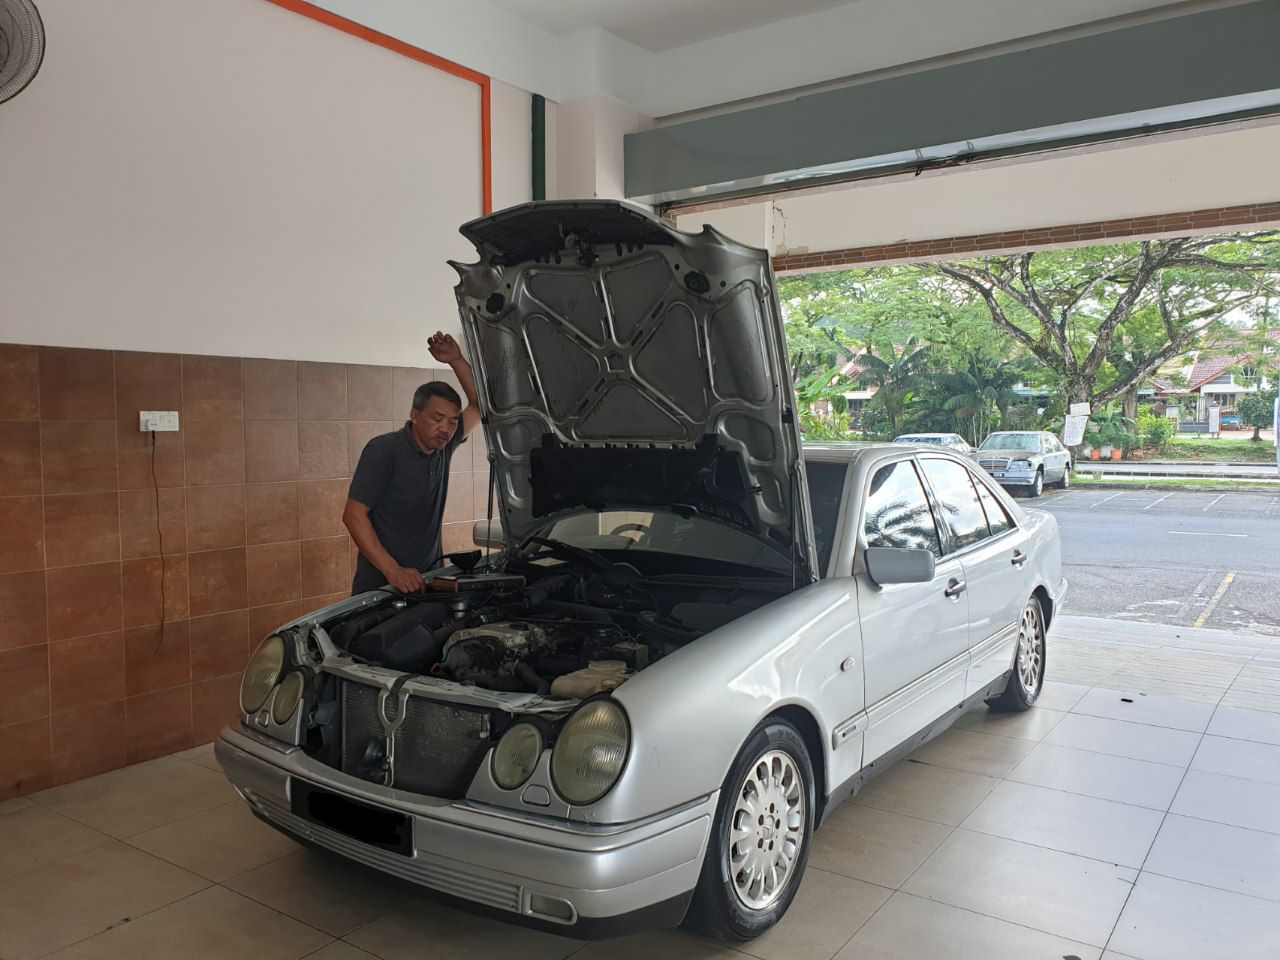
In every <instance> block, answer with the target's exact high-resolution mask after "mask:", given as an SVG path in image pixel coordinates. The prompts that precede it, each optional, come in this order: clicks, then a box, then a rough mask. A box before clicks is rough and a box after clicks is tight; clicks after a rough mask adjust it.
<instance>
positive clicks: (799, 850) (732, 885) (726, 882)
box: [685, 719, 814, 944]
mask: <svg viewBox="0 0 1280 960" xmlns="http://www.w3.org/2000/svg"><path fill="white" fill-rule="evenodd" d="M813 813H814V787H813V766H812V764H811V762H810V760H809V751H808V749H807V748H806V747H805V744H804V739H803V738H802V737H801V736H800V734H799V732H798V731H797V730H796V728H795V727H793V726H792V725H791V724H790V723H788V722H786V721H785V720H776V719H775V720H766V721H765V722H764V723H763V724H761V725H760V726H759V727H757V728H756V730H755V732H754V733H752V735H751V736H750V737H749V738H748V739H747V743H746V746H744V747H743V748H742V751H741V752H740V753H739V754H738V758H737V760H736V761H734V764H733V768H732V769H731V770H730V771H729V775H728V777H726V778H725V782H724V785H723V787H722V789H721V791H720V801H719V804H718V805H717V807H716V820H715V823H714V824H713V825H712V828H711V837H710V839H709V840H708V842H707V854H706V857H705V859H704V860H703V862H702V874H701V876H700V877H699V878H698V886H697V887H696V888H695V889H694V892H693V900H692V902H691V903H690V905H689V913H688V915H687V916H686V917H685V926H686V927H688V928H689V929H690V930H692V931H693V932H695V933H698V934H700V935H702V936H704V937H707V938H709V939H712V940H718V941H720V942H721V943H728V944H732V943H742V942H744V941H747V940H753V939H755V938H756V937H758V936H760V935H761V934H762V933H764V932H765V931H767V930H768V929H769V928H770V927H772V926H773V925H774V924H776V923H777V922H778V921H779V920H781V919H782V916H783V914H785V913H786V912H787V908H788V907H789V906H791V901H792V900H793V899H795V895H796V891H797V890H798V889H799V887H800V878H801V877H802V876H803V875H804V868H805V865H806V864H807V863H808V861H809V843H810V838H811V837H812V835H813Z"/></svg>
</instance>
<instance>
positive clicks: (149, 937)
mask: <svg viewBox="0 0 1280 960" xmlns="http://www.w3.org/2000/svg"><path fill="white" fill-rule="evenodd" d="M329 939H330V938H329V936H328V934H324V933H321V932H320V931H319V930H313V929H312V928H311V927H308V926H307V925H306V924H302V923H298V922H297V921H296V920H291V919H289V918H288V917H282V916H281V915H280V914H278V913H276V912H275V911H274V910H268V909H267V908H266V907H263V906H261V905H259V904H256V903H254V902H253V901H252V900H246V899H245V898H244V897H242V896H240V895H239V894H235V893H232V892H231V891H230V890H226V889H224V888H222V887H209V888H208V889H207V890H202V891H201V892H199V893H197V894H195V895H193V896H190V897H187V898H185V899H183V900H179V901H178V902H176V903H171V904H169V905H168V906H167V907H162V908H161V909H159V910H156V911H155V912H154V913H148V914H147V915H146V916H143V917H138V918H137V919H135V920H132V921H130V922H129V923H125V924H121V925H120V926H118V927H116V928H115V929H113V930H108V931H107V932H106V933H100V934H98V935H97V936H96V937H91V938H89V939H88V940H83V941H81V942H80V943H77V944H76V945H75V946H72V947H68V948H67V949H65V950H60V951H58V952H57V953H55V954H54V955H53V956H52V957H51V958H50V960H141V958H146V960H150V958H152V957H154V958H156V960H160V958H179V957H180V958H182V960H232V958H245V960H249V958H252V960H297V958H300V957H305V956H307V955H308V954H311V953H314V952H315V951H316V950H317V949H319V948H320V947H322V946H324V944H325V943H326V942H328V941H329Z"/></svg>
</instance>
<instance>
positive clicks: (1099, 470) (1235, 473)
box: [1076, 459, 1280, 480]
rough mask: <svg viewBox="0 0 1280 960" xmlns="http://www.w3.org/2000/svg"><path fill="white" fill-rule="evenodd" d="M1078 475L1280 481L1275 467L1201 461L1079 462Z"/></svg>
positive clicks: (1278, 471)
mask: <svg viewBox="0 0 1280 960" xmlns="http://www.w3.org/2000/svg"><path fill="white" fill-rule="evenodd" d="M1076 472H1077V473H1080V474H1088V475H1089V476H1121V477H1124V476H1135V477H1209V478H1217V479H1247V480H1280V470H1278V469H1277V467H1276V464H1275V463H1274V462H1273V463H1215V462H1205V461H1198V460H1110V461H1104V460H1083V459H1082V460H1077V461H1076Z"/></svg>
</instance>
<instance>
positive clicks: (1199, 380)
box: [1188, 354, 1250, 390]
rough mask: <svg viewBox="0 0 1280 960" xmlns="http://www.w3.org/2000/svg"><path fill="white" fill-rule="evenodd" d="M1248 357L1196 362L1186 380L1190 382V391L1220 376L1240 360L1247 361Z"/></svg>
mask: <svg viewBox="0 0 1280 960" xmlns="http://www.w3.org/2000/svg"><path fill="white" fill-rule="evenodd" d="M1249 356H1250V355H1249V354H1244V355H1242V356H1231V357H1224V356H1217V357H1206V358H1204V359H1202V360H1197V361H1196V364H1195V366H1194V367H1192V368H1191V375H1190V377H1189V378H1188V379H1189V380H1190V381H1191V389H1192V390H1196V389H1198V388H1200V387H1202V386H1204V385H1205V384H1206V383H1208V382H1209V381H1210V380H1213V379H1215V378H1216V377H1218V376H1220V375H1221V374H1222V372H1223V371H1224V370H1226V369H1228V368H1229V367H1234V366H1235V365H1236V364H1238V363H1240V362H1241V361H1242V360H1247V359H1248V358H1249Z"/></svg>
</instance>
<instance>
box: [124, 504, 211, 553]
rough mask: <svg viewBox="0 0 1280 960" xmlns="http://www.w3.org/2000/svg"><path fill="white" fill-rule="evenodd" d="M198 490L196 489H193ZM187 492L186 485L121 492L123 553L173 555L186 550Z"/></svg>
mask: <svg viewBox="0 0 1280 960" xmlns="http://www.w3.org/2000/svg"><path fill="white" fill-rule="evenodd" d="M193 489H196V488H193ZM186 496H187V491H186V488H184V487H178V488H176V489H169V490H161V491H160V492H159V493H158V494H157V493H156V491H154V490H122V491H121V492H120V555H121V557H123V558H124V559H126V560H128V559H131V558H133V557H152V556H158V555H159V554H160V552H161V551H160V548H161V547H162V546H163V547H164V555H165V556H166V557H171V556H174V555H176V554H182V553H186V552H187V510H186ZM157 500H159V503H160V524H159V526H157V525H156V501H157Z"/></svg>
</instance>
